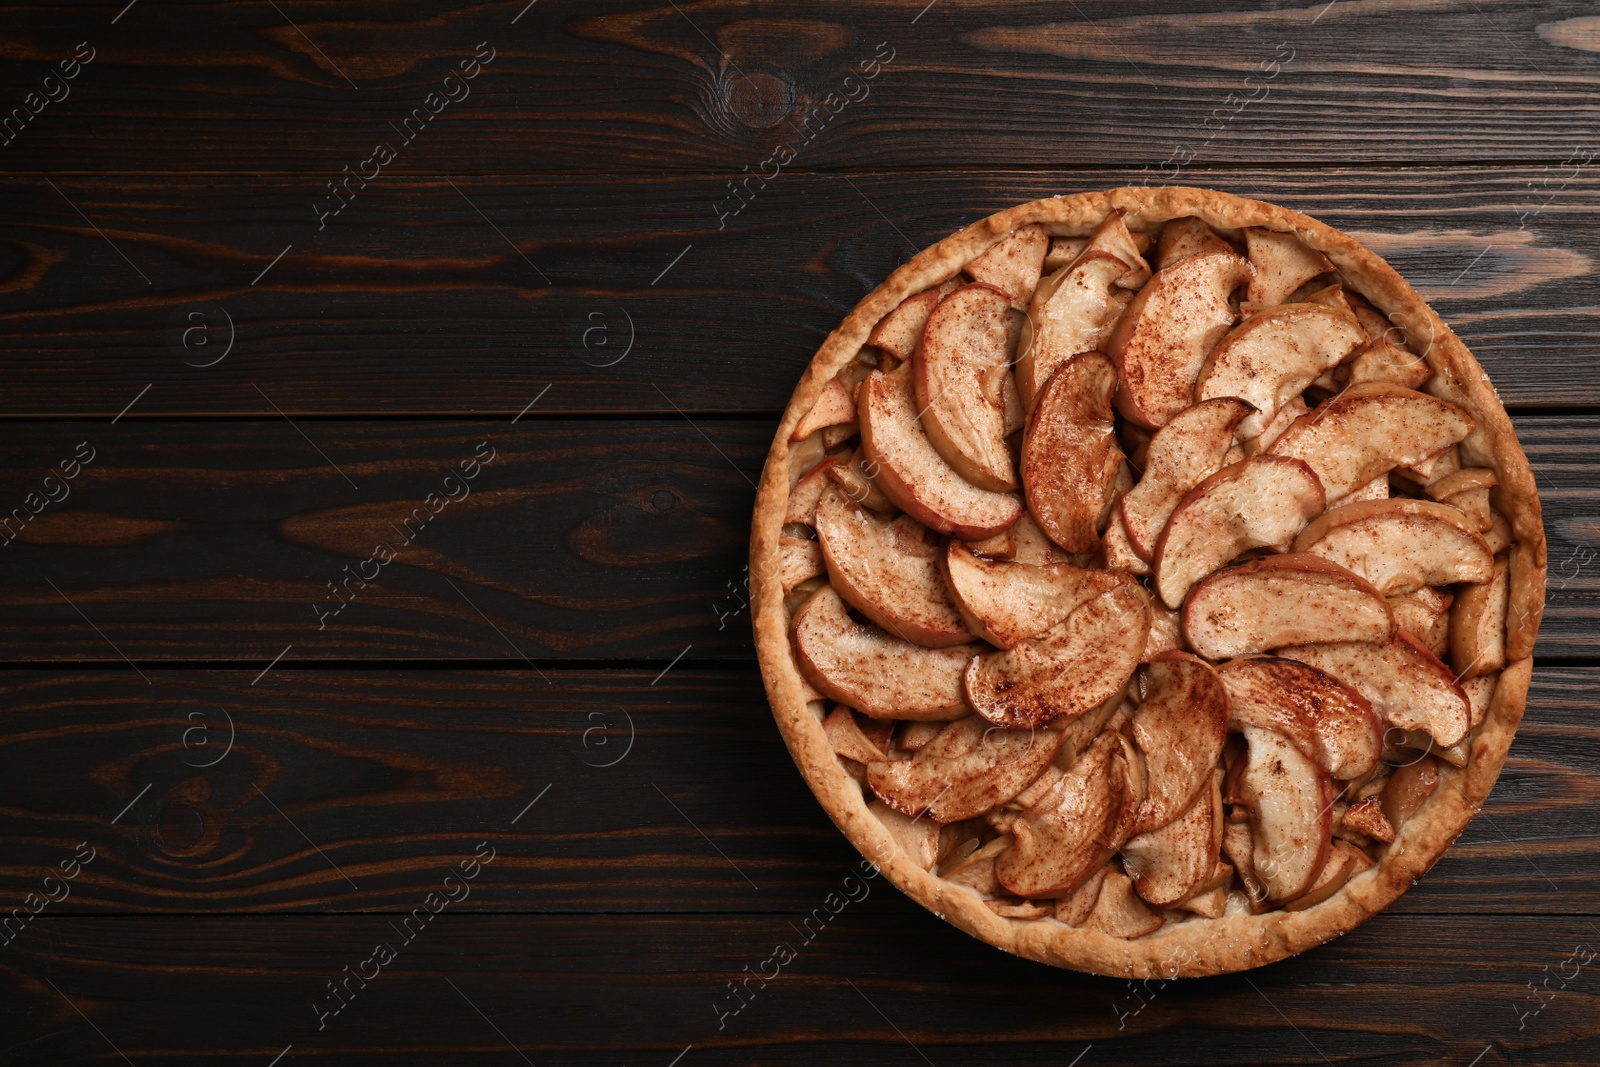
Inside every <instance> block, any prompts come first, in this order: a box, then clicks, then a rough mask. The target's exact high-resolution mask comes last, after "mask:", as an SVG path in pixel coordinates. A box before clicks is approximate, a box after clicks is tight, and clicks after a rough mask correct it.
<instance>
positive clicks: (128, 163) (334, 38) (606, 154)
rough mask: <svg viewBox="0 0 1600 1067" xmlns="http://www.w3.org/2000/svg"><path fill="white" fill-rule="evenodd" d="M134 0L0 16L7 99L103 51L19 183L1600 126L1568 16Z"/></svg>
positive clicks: (1265, 8) (1521, 148)
mask: <svg viewBox="0 0 1600 1067" xmlns="http://www.w3.org/2000/svg"><path fill="white" fill-rule="evenodd" d="M121 7H122V5H120V4H111V5H101V4H81V3H71V4H56V5H48V6H46V5H42V4H31V5H26V6H15V7H11V8H8V10H7V14H8V34H7V37H8V43H7V47H6V50H5V58H6V59H7V60H8V61H9V62H8V63H7V65H6V68H5V69H4V70H3V71H0V78H3V79H4V83H5V84H6V85H7V86H8V87H9V88H10V89H11V92H10V93H8V94H7V95H8V96H9V97H11V98H12V99H13V100H14V101H15V102H16V103H17V104H20V103H21V101H22V99H23V98H24V96H25V94H26V92H27V91H29V90H32V89H35V88H36V87H38V85H39V84H40V82H41V80H42V78H43V77H44V76H45V75H46V74H48V73H49V72H50V69H51V67H52V66H53V65H54V64H55V63H56V62H57V61H58V60H60V59H63V58H66V57H68V56H70V55H72V54H73V50H74V47H75V45H76V44H77V43H78V42H80V41H84V40H85V39H88V40H89V41H90V42H91V44H92V46H93V47H94V48H95V49H96V50H97V51H96V56H95V58H94V60H93V62H92V63H91V64H90V65H89V66H87V67H85V68H84V69H83V70H82V72H81V73H80V75H79V76H78V78H77V79H76V81H75V82H74V83H73V89H72V94H71V96H70V97H69V98H67V99H66V100H63V101H62V102H61V103H60V104H55V105H50V106H49V107H47V108H46V109H45V110H43V111H42V112H41V113H40V114H39V115H38V116H37V118H35V119H34V120H33V121H32V122H31V123H30V124H29V125H28V126H27V128H25V129H24V130H23V131H22V134H21V136H18V137H17V138H16V140H15V142H14V143H13V144H11V145H9V146H7V147H6V148H5V150H4V152H5V159H4V166H6V167H7V168H8V169H14V170H29V171H38V172H45V173H59V172H62V171H74V170H77V171H81V170H90V169H92V170H98V171H105V170H114V171H124V172H132V171H161V172H193V171H212V172H215V171H230V170H232V171H240V170H243V171H253V170H288V171H295V172H300V173H307V172H309V173H316V174H326V175H328V176H334V175H336V174H338V173H339V171H340V168H341V167H344V166H350V167H351V168H352V170H354V169H355V168H356V165H357V163H358V162H359V161H361V160H362V159H363V158H364V157H366V156H367V155H368V153H369V152H370V151H371V149H372V146H373V144H374V142H376V141H379V140H391V141H394V142H395V144H396V147H397V149H398V151H399V153H400V158H399V159H398V160H397V161H396V163H395V164H394V165H395V166H399V167H403V168H413V169H424V170H431V171H435V172H438V171H441V170H443V171H446V172H449V173H474V172H483V171H494V172H502V173H505V172H509V173H526V172H529V171H538V170H566V171H581V170H604V169H632V170H646V171H659V170H662V169H684V168H693V169H707V168H716V169H721V170H726V171H729V172H737V171H738V170H739V168H740V167H741V166H745V165H748V166H749V167H750V168H751V169H752V170H755V169H756V168H757V165H758V164H759V163H760V161H762V160H763V159H766V158H768V157H769V155H770V153H771V152H772V151H773V150H774V149H775V148H776V147H778V146H779V145H784V144H788V145H792V146H795V147H796V148H797V149H799V150H800V151H801V153H802V154H801V157H800V159H799V160H798V161H797V162H798V163H799V164H800V165H803V166H807V167H856V166H894V167H908V168H915V167H932V168H950V167H981V168H986V169H987V168H992V167H994V166H995V163H996V160H1000V161H1004V163H1005V164H1010V165H1029V164H1030V163H1037V162H1039V161H1041V160H1043V161H1048V162H1050V163H1053V164H1055V163H1059V164H1071V165H1080V166H1081V165H1105V164H1107V163H1124V162H1127V161H1134V162H1137V163H1141V164H1149V165H1155V164H1157V163H1159V162H1160V161H1162V160H1163V159H1166V158H1168V157H1169V156H1170V155H1171V154H1173V153H1175V152H1181V151H1184V150H1185V146H1186V148H1187V150H1188V151H1190V152H1194V153H1196V154H1197V155H1198V156H1199V158H1201V159H1205V160H1210V161H1215V160H1218V159H1221V160H1236V161H1260V162H1270V163H1279V162H1307V161H1315V162H1322V163H1326V162H1339V161H1343V162H1359V163H1363V164H1365V163H1369V162H1375V161H1381V162H1401V161H1415V160H1429V161H1439V160H1455V161H1472V160H1483V159H1540V160H1559V159H1561V158H1563V157H1564V156H1565V155H1566V154H1567V153H1568V152H1569V151H1570V150H1571V148H1572V147H1573V146H1574V145H1575V144H1581V143H1584V142H1586V141H1590V140H1592V137H1593V130H1594V127H1595V123H1596V120H1597V118H1600V105H1597V104H1596V100H1595V89H1596V87H1597V85H1600V74H1597V71H1596V67H1595V63H1594V55H1593V53H1594V50H1595V47H1596V46H1595V43H1594V41H1593V38H1592V30H1587V26H1588V24H1587V23H1584V22H1582V21H1581V19H1582V18H1583V17H1584V16H1587V15H1589V14H1590V9H1589V8H1588V7H1587V6H1586V5H1583V4H1581V3H1579V2H1577V0H1564V2H1541V3H1536V4H1511V3H1505V2H1500V3H1473V2H1452V3H1437V4H1427V5H1408V4H1401V3H1396V2H1393V0H1361V2H1345V3H1339V4H1335V5H1332V6H1331V7H1330V6H1329V5H1327V4H1326V3H1323V4H1316V3H1313V4H1307V5H1304V6H1295V7H1277V6H1272V5H1264V4H1261V5H1257V4H1249V5H1239V6H1236V7H1234V8H1232V9H1229V10H1207V11H1194V10H1192V9H1189V8H1186V7H1184V6H1183V5H1179V4H1174V3H1171V2H1155V3H1152V2H1142V3H1134V4H1115V5H1114V4H1106V3H1100V4H1093V3H1090V4H1082V5H1079V6H1078V7H1077V8H1072V7H1070V6H1069V7H1068V8H1066V9H1063V8H1062V7H1061V6H1060V5H1059V4H1054V3H1049V2H1047V0H1006V2H999V3H988V4H982V5H967V4H954V3H944V4H938V5H936V6H935V7H934V8H933V9H932V10H928V11H926V12H925V13H924V12H923V9H924V8H925V7H926V0H897V2H895V3H891V4H880V5H875V6H874V7H873V8H872V9H870V10H868V11H863V10H862V9H861V8H860V7H859V6H858V5H853V4H849V3H846V2H844V0H814V2H811V3H807V4H805V5H803V6H801V7H799V8H794V9H786V10H785V11H784V12H782V13H771V12H766V11H758V10H756V9H753V8H751V7H749V6H748V5H745V4H743V3H739V2H737V0H698V2H695V3H689V4H679V5H675V6H674V5H660V6H649V7H647V8H644V9H639V8H638V7H637V5H633V4H630V3H628V2H627V0H604V2H593V3H585V4H582V5H562V4H552V3H543V4H538V5H536V6H535V7H534V8H533V9H532V10H529V11H526V12H525V13H522V14H519V13H520V12H522V11H523V9H524V8H525V7H526V4H525V2H524V0H499V2H493V3H480V4H473V5H468V6H466V7H462V8H458V9H455V10H452V11H449V12H440V11H439V9H438V8H437V7H434V6H430V5H427V4H422V3H418V2H416V0H407V2H401V3H378V2H377V0H358V2H347V3H341V4H339V5H337V7H336V8H331V7H328V6H326V5H318V4H311V3H303V2H302V3H291V4H289V5H287V6H285V5H281V4H279V5H276V6H275V5H274V4H272V3H268V2H263V0H249V2H242V3H236V4H229V5H226V6H225V7H213V6H210V5H204V6H202V5H192V4H177V5H156V4H144V5H142V6H139V7H136V8H135V9H134V11H133V12H129V13H128V14H127V15H126V16H122V17H120V18H119V19H118V20H117V21H116V23H115V24H114V25H113V24H112V19H113V18H114V17H116V16H117V13H118V11H119V10H120V9H121ZM135 12H137V13H136V14H135ZM202 12H203V14H202ZM1424 41H1425V42H1427V45H1428V46H1427V47H1425V48H1419V47H1417V42H1424ZM479 42H485V45H486V48H490V49H493V50H494V58H493V59H492V60H491V62H490V63H489V65H488V66H486V67H484V68H483V69H482V72H481V73H480V74H479V75H478V77H477V78H476V79H475V81H474V82H473V83H472V85H471V95H470V96H467V97H466V98H465V99H462V100H460V102H459V103H455V104H450V105H448V106H446V107H444V108H442V109H441V110H440V113H439V114H438V115H437V116H435V117H434V118H433V119H432V120H431V121H430V122H428V123H427V125H426V126H425V128H423V130H422V132H421V133H420V134H418V135H416V136H415V137H414V139H413V140H412V141H411V142H410V143H404V144H402V142H401V140H400V136H399V134H398V132H397V129H396V127H398V126H399V124H400V123H401V122H402V120H403V119H405V118H406V117H407V116H409V115H410V114H411V113H412V111H413V109H414V108H417V107H419V106H421V105H423V103H424V100H425V98H426V97H427V94H428V93H430V92H435V91H444V90H445V87H444V84H443V79H444V78H445V77H447V76H448V75H450V74H451V73H452V72H454V71H455V70H456V67H457V64H458V61H459V60H460V59H462V58H464V57H469V56H471V55H473V54H474V52H475V51H477V50H478V45H479ZM880 42H881V43H882V44H883V46H884V51H883V52H881V53H879V54H882V55H890V50H892V54H893V59H892V62H890V63H889V65H888V66H887V67H886V68H884V69H883V70H882V72H881V73H879V74H878V76H877V77H876V78H875V79H874V80H873V81H871V82H870V83H868V84H867V86H866V88H867V89H868V90H870V91H869V92H868V94H867V95H865V96H864V97H863V95H862V94H863V86H862V84H861V83H860V82H859V81H849V82H847V81H846V80H845V79H846V78H851V77H854V78H859V77H860V74H861V73H862V72H861V69H860V64H861V61H862V60H865V59H869V58H870V57H872V56H873V55H874V54H875V53H876V52H877V49H878V46H879V44H880ZM485 54H488V52H487V51H485ZM1274 62H1275V63H1277V67H1276V68H1273V67H1269V66H1264V65H1266V64H1271V63H1274ZM1267 74H1271V75H1273V76H1271V77H1266V76H1265V75H1267ZM454 92H455V94H456V95H457V96H461V95H462V90H461V89H455V90H454ZM849 96H855V97H856V98H857V102H855V103H851V104H848V105H841V104H840V103H839V101H840V100H843V99H845V98H846V97H849ZM830 98H831V99H830ZM932 101H938V104H937V106H930V102H932ZM8 106H11V105H8ZM819 110H820V111H821V112H822V113H823V114H826V115H830V116H832V117H831V118H830V119H829V120H828V121H826V122H824V121H823V120H822V119H820V118H811V117H810V116H812V115H813V114H814V113H816V112H817V111H819ZM134 115H136V116H138V121H136V122H135V121H130V120H129V117H130V116H134ZM818 131H820V132H818ZM91 145H92V146H93V149H92V158H91V155H90V153H91V150H90V149H89V148H87V147H86V146H91Z"/></svg>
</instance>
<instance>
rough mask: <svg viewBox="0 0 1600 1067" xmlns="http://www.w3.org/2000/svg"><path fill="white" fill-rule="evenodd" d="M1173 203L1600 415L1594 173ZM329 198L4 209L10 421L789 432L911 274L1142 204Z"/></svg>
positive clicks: (909, 182)
mask: <svg viewBox="0 0 1600 1067" xmlns="http://www.w3.org/2000/svg"><path fill="white" fill-rule="evenodd" d="M936 10H937V9H936ZM1335 10H1337V9H1335ZM132 17H133V16H132V14H131V13H130V15H129V18H130V19H131V18H132ZM529 17H530V18H531V17H532V14H531V13H530V16H529ZM929 17H930V18H931V17H933V16H932V14H931V13H930V16H929ZM1329 17H1330V18H1332V17H1333V16H1332V15H1330V16H1329ZM86 76H87V75H86ZM47 114H48V113H47ZM19 143H20V142H19ZM0 157H3V151H0ZM1180 177H1181V180H1183V181H1185V182H1190V183H1193V184H1199V185H1209V186H1214V187H1217V188H1221V189H1225V190H1227V191H1230V192H1235V193H1240V194H1243V195H1247V196H1254V197H1258V198H1261V199H1265V200H1270V201H1274V202H1277V203H1281V204H1285V205H1287V206H1290V207H1294V208H1297V209H1301V210H1304V211H1307V212H1310V213H1311V214H1313V215H1316V216H1317V217H1319V218H1321V219H1323V220H1325V221H1326V222H1328V223H1330V224H1332V225H1334V226H1338V227H1340V228H1343V229H1346V230H1348V231H1349V232H1352V233H1354V234H1356V235H1358V236H1359V237H1361V238H1362V239H1363V240H1365V241H1366V242H1367V243H1368V244H1369V245H1370V246H1371V247H1372V248H1373V249H1374V250H1376V251H1377V252H1379V253H1380V254H1382V255H1384V256H1386V257H1388V258H1389V260H1390V261H1391V262H1392V263H1393V264H1394V266H1395V267H1396V268H1397V269H1398V270H1400V271H1401V273H1403V274H1404V275H1405V276H1406V277H1407V278H1409V279H1410V280H1411V281H1412V282H1413V283H1414V284H1415V285H1417V286H1418V287H1419V289H1420V290H1421V291H1422V293H1423V295H1424V296H1425V297H1427V298H1428V299H1429V300H1430V301H1432V302H1433V303H1434V306H1435V307H1436V308H1437V309H1438V310H1439V312H1440V313H1441V314H1443V315H1444V316H1445V317H1446V319H1447V320H1448V321H1449V322H1450V323H1451V324H1452V326H1453V327H1454V328H1455V329H1456V330H1457V331H1458V332H1459V333H1460V334H1461V335H1462V337H1463V338H1464V339H1465V340H1466V341H1467V343H1468V344H1469V345H1470V346H1471V347H1472V349H1473V350H1474V352H1475V353H1476V354H1477V356H1478V358H1479V359H1480V360H1481V361H1482V362H1483V363H1484V364H1485V366H1486V367H1487V368H1488V369H1489V372H1490V374H1491V375H1492V377H1493V378H1494V380H1495V383H1496V385H1497V386H1498V388H1499V390H1500V393H1501V396H1502V397H1503V398H1504V400H1505V402H1506V403H1507V404H1509V405H1511V406H1512V407H1513V408H1515V407H1517V406H1519V405H1523V406H1526V405H1535V406H1541V407H1571V406H1574V405H1580V404H1597V403H1600V369H1597V367H1600V363H1597V362H1596V360H1595V359H1594V345H1593V343H1592V337H1593V335H1594V332H1595V326H1596V313H1595V309H1594V301H1593V299H1592V289H1593V279H1594V265H1595V263H1596V262H1597V261H1600V233H1597V231H1596V230H1595V228H1594V227H1592V226H1588V225H1584V224H1583V221H1582V220H1584V219H1586V218H1588V217H1590V216H1592V214H1593V213H1594V211H1595V210H1596V209H1597V207H1600V178H1597V177H1596V174H1595V173H1594V169H1593V168H1580V167H1558V166H1544V167H1541V166H1501V167H1471V168H1468V167H1457V168H1449V169H1443V168H1438V167H1406V168H1392V169H1390V168H1383V169H1372V168H1361V169H1352V168H1306V167H1293V168H1285V169H1281V170H1268V169H1233V168H1223V169H1203V168H1196V169H1193V170H1191V171H1186V172H1185V173H1184V174H1182V175H1181V176H1180ZM325 180H326V179H325V178H323V177H316V178H283V179H270V180H268V179H258V178H254V177H251V178H242V177H230V178H223V177H205V178H198V179H197V178H190V177H175V178H174V177H162V178H143V179H135V178H126V177H113V178H101V177H98V176H77V175H74V176H71V177H68V176H61V177H60V178H59V179H58V180H55V186H56V188H51V187H50V186H49V185H46V184H44V183H43V182H40V181H39V180H38V179H34V178H12V179H7V180H3V181H0V196H4V197H5V198H6V199H7V201H8V203H10V204H11V205H12V206H13V209H14V210H12V211H10V212H7V213H6V217H5V218H4V219H0V338H3V339H4V343H5V346H6V349H7V364H6V365H7V376H6V380H7V390H6V394H5V398H4V401H3V402H0V413H3V414H4V415H8V416H13V417H24V416H30V417H37V416H52V417H59V416H63V415H88V416H97V417H98V416H103V417H110V416H114V415H116V414H117V413H118V412H119V411H121V410H123V408H125V407H126V406H127V405H128V404H129V402H130V401H131V400H132V399H133V398H134V397H135V396H136V395H139V394H141V393H142V392H143V391H144V390H145V387H146V386H149V387H150V388H149V391H148V392H147V393H144V395H142V396H141V397H140V399H139V402H138V403H137V404H136V405H135V406H134V407H133V409H132V410H131V411H130V412H129V414H128V416H127V417H128V418H129V419H142V418H152V417H158V416H165V415H186V416H187V415H204V416H210V417H216V416H223V415H227V416H235V417H258V416H260V415H262V414H270V413H272V412H273V407H272V405H274V404H275V405H277V406H278V407H279V408H281V409H282V410H283V411H286V412H289V413H290V414H292V415H295V416H300V415H311V414H319V415H352V416H354V415H383V416H396V415H410V416H416V415H488V414H494V415H499V416H503V417H505V418H508V419H509V418H511V417H512V416H514V415H516V414H517V413H518V412H520V411H521V410H522V409H523V408H524V407H525V406H526V405H527V404H528V402H529V401H530V400H532V399H533V398H534V397H536V396H541V394H543V390H544V389H545V387H546V386H549V387H550V388H549V392H548V393H547V394H543V395H542V396H541V399H540V400H539V404H538V408H537V410H539V411H560V412H593V413H622V412H654V413H674V414H676V411H675V407H676V408H679V409H682V410H685V411H689V412H692V413H699V412H705V411H719V412H734V411H742V412H749V413H770V412H776V411H779V410H781V409H782V408H783V406H784V405H785V404H786V403H787V402H788V398H789V393H790V391H791V390H792V389H793V388H794V385H795V383H796V382H797V381H798V379H799V376H800V374H801V372H802V371H803V370H804V369H805V366H806V364H807V362H808V361H809V360H810V358H811V356H812V354H813V353H814V352H815V350H816V348H817V346H818V345H819V344H820V343H821V341H822V339H823V338H824V337H825V336H826V335H827V333H828V332H829V331H830V330H832V329H833V328H834V327H835V326H837V325H838V323H839V321H840V319H841V318H843V316H844V315H845V314H846V313H847V312H848V311H849V310H850V309H851V308H852V307H853V306H854V305H855V303H856V302H857V301H858V300H859V299H860V298H861V297H862V296H864V295H865V294H866V293H867V292H868V291H869V290H870V289H872V288H873V287H874V286H875V285H877V284H878V283H879V282H880V281H881V280H882V279H883V278H885V277H886V276H887V275H888V274H889V272H890V271H892V270H893V269H894V268H895V267H896V266H898V265H899V263H901V262H902V261H903V260H904V259H905V258H906V257H907V256H909V255H910V254H911V253H912V252H913V251H914V250H916V249H920V248H923V247H925V246H927V245H929V244H932V243H933V242H935V241H937V240H939V239H941V238H942V237H944V236H946V235H947V234H949V233H951V232H952V231H954V230H957V229H959V228H960V227H962V226H965V225H967V224H968V223H970V222H972V221H974V220H976V219H979V218H982V217H983V216H985V215H988V214H990V213H991V212H994V211H997V210H999V209H1001V208H1004V207H1009V206H1011V205H1012V204H1015V203H1020V202H1023V201H1027V200H1032V199H1037V198H1040V197H1045V196H1052V195H1055V194H1057V193H1062V192H1071V191H1077V190H1087V189H1098V188H1109V187H1114V186H1118V185H1123V184H1127V183H1129V182H1134V181H1137V180H1139V175H1138V173H1137V171H1136V170H1131V169H1127V168H1123V169H1117V170H1075V169H1065V168H1045V169H1039V170H1030V171H1027V172H1023V173H1011V172H1006V171H1003V170H995V169H986V170H981V171H965V172H956V173H946V172H940V173H930V172H924V171H917V172H911V173H897V172H888V173H885V172H856V173H854V174H832V173H828V174H817V173H795V174H789V173H785V174H784V175H782V176H781V177H780V178H779V179H777V180H775V181H773V182H772V183H771V185H770V186H769V187H768V188H765V189H762V190H760V192H759V193H758V194H757V195H756V196H755V197H754V199H753V200H752V201H751V202H750V204H749V205H748V207H747V208H745V210H743V211H742V212H740V213H739V214H738V215H736V216H734V217H733V218H731V219H728V220H726V225H725V228H723V229H719V223H718V218H717V211H716V207H715V205H716V204H717V203H718V202H719V201H725V200H726V199H727V195H728V194H727V190H726V182H727V176H726V175H725V174H723V173H720V172H713V173H700V174H685V175H649V176H630V175H619V174H611V175H594V174H585V175H533V176H527V177H517V178H493V179H491V178H470V179H469V178H466V177H460V176H458V177H456V178H455V179H452V180H449V181H446V180H443V179H441V178H438V177H434V178H413V177H410V176H407V175H405V174H401V175H397V176H394V177H393V178H389V177H385V179H384V180H383V182H382V183H375V184H374V185H373V186H371V187H370V188H368V189H366V190H363V191H361V193H360V195H359V196H358V197H357V198H356V200H355V201H354V202H353V203H352V204H351V206H350V207H349V208H348V209H346V210H345V211H344V212H343V213H342V214H341V215H339V216H338V217H337V218H335V219H333V220H331V221H330V222H329V223H328V224H327V226H326V228H324V229H321V230H319V229H318V226H317V221H316V215H315V213H314V212H313V205H314V204H315V203H316V202H317V198H318V196H319V195H321V196H323V197H326V196H327V193H326V189H325V188H324V182H325ZM68 198H70V202H69V199H68ZM619 204H625V205H626V209H625V210H619ZM79 210H81V211H82V212H83V215H79V214H78V211H79ZM480 212H481V214H480ZM85 218H87V219H88V220H90V224H86V223H85ZM108 240H109V242H112V243H108ZM286 248H288V251H287V254H285V255H283V257H282V258H281V259H279V260H277V261H276V262H275V263H274V259H275V257H277V256H278V255H279V254H280V253H282V252H284V251H285V249H286ZM124 257H126V258H124ZM268 268H270V269H268ZM263 271H265V272H266V273H265V274H264V276H263ZM258 276H259V281H256V279H257V278H258ZM546 279H548V282H547V281H546ZM252 283H254V284H252ZM109 353H115V358H114V359H111V358H108V354H109Z"/></svg>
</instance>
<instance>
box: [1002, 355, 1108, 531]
mask: <svg viewBox="0 0 1600 1067" xmlns="http://www.w3.org/2000/svg"><path fill="white" fill-rule="evenodd" d="M1116 387H1117V370H1116V368H1115V367H1113V366H1112V365H1111V361H1110V360H1108V359H1106V357H1104V356H1102V355H1101V354H1100V353H1098V352H1085V353H1083V354H1082V355H1078V356H1074V357H1073V358H1072V359H1070V360H1068V361H1067V362H1066V363H1063V364H1062V365H1061V366H1059V367H1057V368H1056V370H1055V372H1054V373H1053V374H1051V375H1050V380H1049V381H1048V382H1046V383H1045V387H1044V389H1043V390H1042V391H1041V392H1040V393H1039V397H1038V401H1037V403H1035V404H1034V406H1033V411H1032V412H1031V413H1030V414H1029V415H1028V426H1027V429H1026V431H1024V433H1023V438H1022V480H1023V484H1024V486H1025V489H1026V493H1027V499H1028V509H1029V510H1030V511H1031V512H1032V513H1033V517H1034V519H1035V521H1037V522H1038V524H1039V528H1040V529H1042V530H1044V532H1045V533H1046V534H1047V535H1048V536H1049V537H1050V539H1051V540H1052V541H1054V542H1055V543H1056V544H1058V545H1060V546H1061V547H1062V548H1064V549H1066V550H1067V551H1068V552H1093V551H1094V550H1095V549H1096V548H1098V547H1099V545H1100V534H1099V526H1100V519H1101V517H1102V516H1103V515H1105V513H1106V508H1107V507H1108V506H1109V505H1110V503H1111V500H1112V495H1113V492H1114V490H1115V487H1116V481H1117V471H1118V470H1119V469H1120V468H1121V466H1122V458H1123V457H1122V448H1121V447H1120V446H1119V445H1118V444H1117V434H1116V425H1115V418H1114V416H1113V415H1112V412H1111V394H1112V392H1113V391H1114V390H1115V389H1116Z"/></svg>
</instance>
